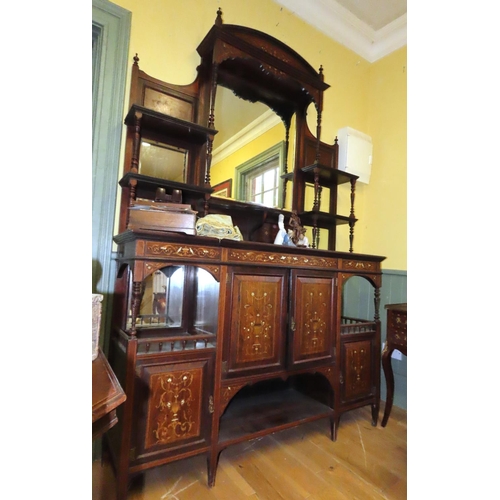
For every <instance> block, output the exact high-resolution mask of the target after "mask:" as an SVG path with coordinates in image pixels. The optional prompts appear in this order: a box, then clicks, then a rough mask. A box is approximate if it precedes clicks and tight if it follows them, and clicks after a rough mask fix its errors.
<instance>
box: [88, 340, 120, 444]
mask: <svg viewBox="0 0 500 500" xmlns="http://www.w3.org/2000/svg"><path fill="white" fill-rule="evenodd" d="M125 399H127V396H126V395H125V392H124V390H123V389H122V387H121V385H120V383H119V382H118V379H117V378H116V375H115V373H114V372H113V370H112V369H111V366H109V363H108V360H107V359H106V356H105V355H104V353H103V352H102V351H101V349H99V352H98V354H97V358H96V359H94V360H93V361H92V440H94V439H96V438H98V437H100V436H102V435H103V434H104V433H105V432H106V431H107V430H108V429H111V427H113V425H115V424H116V423H117V422H118V417H117V416H116V408H117V407H118V406H120V405H121V404H122V403H123V402H124V401H125Z"/></svg>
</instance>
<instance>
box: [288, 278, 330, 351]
mask: <svg viewBox="0 0 500 500" xmlns="http://www.w3.org/2000/svg"><path fill="white" fill-rule="evenodd" d="M332 289H333V278H319V277H308V276H297V277H296V278H295V280H294V294H293V301H294V311H293V318H292V321H291V325H290V327H291V329H292V331H293V334H294V361H298V360H304V359H311V358H316V357H325V356H328V355H331V352H332V349H333V340H332V328H333V324H334V321H333V315H332V305H333V301H332Z"/></svg>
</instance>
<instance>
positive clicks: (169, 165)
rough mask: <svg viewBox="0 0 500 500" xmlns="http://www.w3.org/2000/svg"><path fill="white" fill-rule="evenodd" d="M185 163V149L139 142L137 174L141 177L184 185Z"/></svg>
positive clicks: (143, 141)
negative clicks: (155, 178) (145, 176)
mask: <svg viewBox="0 0 500 500" xmlns="http://www.w3.org/2000/svg"><path fill="white" fill-rule="evenodd" d="M187 161H188V152H187V150H185V149H182V148H177V147H175V146H170V145H166V144H162V143H160V142H155V141H152V140H142V141H141V151H140V155H139V173H140V174H142V175H147V176H149V177H157V178H158V179H165V180H168V181H175V182H181V183H185V182H186V171H187V164H188V163H187Z"/></svg>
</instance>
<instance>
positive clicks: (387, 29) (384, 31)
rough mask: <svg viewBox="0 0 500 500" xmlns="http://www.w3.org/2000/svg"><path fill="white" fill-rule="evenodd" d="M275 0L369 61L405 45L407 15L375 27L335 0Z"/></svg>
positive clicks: (371, 61) (373, 60)
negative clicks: (306, 0) (379, 27)
mask: <svg viewBox="0 0 500 500" xmlns="http://www.w3.org/2000/svg"><path fill="white" fill-rule="evenodd" d="M274 1H275V2H276V3H278V4H280V5H282V6H283V7H285V8H287V9H288V10H290V11H291V12H292V13H293V14H295V15H296V16H298V17H299V18H301V19H302V20H304V21H305V22H306V23H308V24H310V25H311V26H313V27H314V28H316V29H317V30H318V31H321V32H322V33H324V34H325V35H327V36H328V37H330V38H331V39H333V40H335V41H336V42H338V43H340V44H341V45H344V46H345V47H347V48H348V49H351V50H352V51H354V52H356V54H358V55H360V56H361V57H363V58H364V59H366V60H367V61H368V62H370V63H373V62H375V61H377V60H378V59H381V58H382V57H384V56H386V55H388V54H390V53H391V52H394V51H395V50H397V49H399V48H401V47H404V46H405V45H406V40H407V36H406V26H407V21H406V17H407V16H406V14H404V15H402V16H401V17H399V18H398V19H396V20H395V21H393V22H392V23H389V24H388V25H387V26H384V27H383V28H381V29H379V30H374V29H373V28H371V27H370V26H368V24H366V23H364V22H363V21H361V20H360V19H358V18H357V17H356V16H355V15H354V14H352V13H351V12H349V11H348V10H347V9H346V8H345V7H342V5H340V4H338V3H337V2H336V1H335V0H315V1H314V2H311V1H308V2H304V0H274Z"/></svg>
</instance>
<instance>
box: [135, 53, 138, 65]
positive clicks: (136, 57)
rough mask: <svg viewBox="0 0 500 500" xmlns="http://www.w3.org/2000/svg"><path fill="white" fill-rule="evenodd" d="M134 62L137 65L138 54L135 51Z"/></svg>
mask: <svg viewBox="0 0 500 500" xmlns="http://www.w3.org/2000/svg"><path fill="white" fill-rule="evenodd" d="M134 64H135V65H136V66H139V56H138V55H137V52H136V53H135V56H134Z"/></svg>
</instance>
